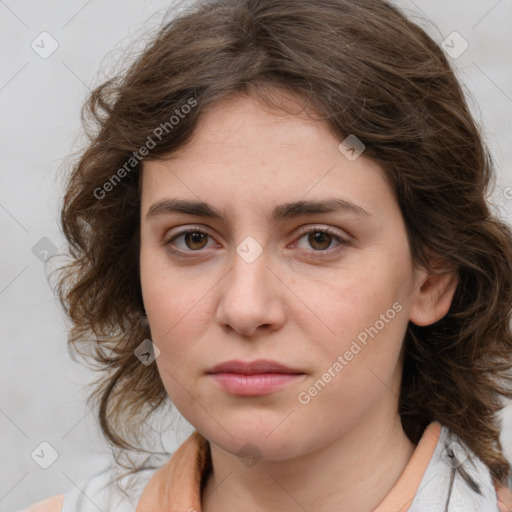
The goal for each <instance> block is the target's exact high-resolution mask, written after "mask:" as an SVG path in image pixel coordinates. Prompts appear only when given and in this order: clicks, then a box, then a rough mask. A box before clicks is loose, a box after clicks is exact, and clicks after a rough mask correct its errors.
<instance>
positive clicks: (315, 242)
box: [308, 231, 333, 251]
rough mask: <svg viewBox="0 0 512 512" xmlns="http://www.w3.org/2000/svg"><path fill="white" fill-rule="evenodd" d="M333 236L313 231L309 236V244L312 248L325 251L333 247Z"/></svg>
mask: <svg viewBox="0 0 512 512" xmlns="http://www.w3.org/2000/svg"><path fill="white" fill-rule="evenodd" d="M332 239H333V236H332V235H330V234H329V233H326V232H325V231H313V232H311V233H309V235H308V242H309V244H310V245H311V247H313V248H315V249H318V250H319V251H324V250H325V249H328V248H329V246H330V245H331V242H332Z"/></svg>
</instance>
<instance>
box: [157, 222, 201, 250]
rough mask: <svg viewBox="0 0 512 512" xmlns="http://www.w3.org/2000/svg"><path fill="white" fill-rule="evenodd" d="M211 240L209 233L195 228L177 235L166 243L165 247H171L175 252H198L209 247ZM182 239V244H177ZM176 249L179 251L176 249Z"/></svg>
mask: <svg viewBox="0 0 512 512" xmlns="http://www.w3.org/2000/svg"><path fill="white" fill-rule="evenodd" d="M209 238H210V235H208V233H205V232H204V231H201V230H200V229H198V228H194V229H189V230H185V231H181V232H180V233H177V234H176V235H175V236H173V237H172V238H170V239H169V240H168V241H167V242H165V243H164V245H166V246H169V247H170V248H171V250H172V251H175V252H197V251H200V250H201V249H204V248H205V247H206V246H207V244H208V239H209ZM180 239H181V240H182V242H180V243H177V241H179V240H180ZM175 247H176V248H177V249H174V248H175Z"/></svg>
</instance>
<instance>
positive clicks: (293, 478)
mask: <svg viewBox="0 0 512 512" xmlns="http://www.w3.org/2000/svg"><path fill="white" fill-rule="evenodd" d="M375 425H380V427H379V428H375ZM210 448H211V456H212V472H211V474H210V476H209V478H208V481H207V483H206V486H205V489H204V491H203V495H202V512H221V511H222V512H234V511H239V510H244V511H245V512H267V511H269V510H290V511H295V510H297V511H301V512H302V511H304V510H308V511H310V512H327V511H329V512H331V511H332V510H337V511H339V512H372V511H373V510H374V509H375V508H376V507H377V506H378V505H379V503H380V502H381V501H382V500H383V499H384V497H385V496H386V494H387V493H388V492H389V491H390V490H391V488H392V487H393V485H394V484H395V483H396V482H397V480H398V478H399V477H400V475H401V473H402V472H403V470H404V468H405V466H406V465H407V462H408V461H409V459H410V458H411V455H412V453H413V451H414V448H415V446H414V445H413V444H412V443H411V442H410V441H409V439H408V438H407V436H406V434H405V432H404V431H403V429H402V426H401V422H400V418H399V416H398V415H396V416H393V417H388V418H387V421H382V417H381V418H375V416H374V415H372V417H371V418H368V419H367V420H366V421H363V422H361V423H359V424H358V425H357V426H355V427H354V428H352V429H351V430H350V431H349V432H347V433H345V434H344V435H342V436H340V437H338V438H336V439H335V440H334V441H333V442H331V443H329V444H327V445H325V446H323V447H322V448H321V449H319V450H316V451H315V452H311V453H307V454H303V455H300V456H298V457H295V458H293V459H287V460H279V461H275V460H271V461H269V460H260V461H258V463H257V464H255V465H254V466H252V467H244V466H243V464H241V463H240V461H239V460H238V459H237V458H235V457H233V456H232V455H231V454H228V453H226V452H225V451H224V450H222V449H221V448H220V447H218V446H216V445H215V444H213V443H210Z"/></svg>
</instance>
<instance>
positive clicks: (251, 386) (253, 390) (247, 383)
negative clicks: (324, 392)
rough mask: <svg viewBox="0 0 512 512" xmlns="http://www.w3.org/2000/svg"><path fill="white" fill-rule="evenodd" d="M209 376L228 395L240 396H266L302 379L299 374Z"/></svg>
mask: <svg viewBox="0 0 512 512" xmlns="http://www.w3.org/2000/svg"><path fill="white" fill-rule="evenodd" d="M211 376H212V377H213V378H214V379H215V380H216V381H217V382H218V384H219V385H220V386H221V387H222V388H223V389H224V390H225V391H227V392H228V393H231V394H233V395H240V396H257V395H266V394H268V393H272V392H273V391H277V390H278V389H281V388H283V387H284V386H287V385H289V384H291V383H293V382H297V381H298V380H299V379H300V378H302V377H304V374H301V373H259V374H255V375H244V374H241V373H213V374H211Z"/></svg>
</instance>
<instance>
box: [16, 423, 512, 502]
mask: <svg viewBox="0 0 512 512" xmlns="http://www.w3.org/2000/svg"><path fill="white" fill-rule="evenodd" d="M209 471H211V457H210V449H209V443H208V441H207V440H206V439H205V438H204V437H203V436H202V435H201V434H199V432H197V431H195V432H194V433H193V434H191V435H190V436H189V437H188V438H187V439H186V441H185V442H183V443H182V445H181V446H180V447H179V448H178V449H177V450H176V451H175V452H174V454H173V455H172V457H171V458H170V460H169V461H168V462H167V463H166V464H165V465H164V466H163V467H161V468H159V469H157V470H145V471H143V472H141V473H140V474H139V479H138V483H137V484H136V485H132V486H131V492H130V495H131V498H130V497H129V496H125V495H123V493H122V492H120V491H119V490H118V487H116V486H115V485H113V484H111V483H110V481H109V478H110V476H109V474H108V473H102V474H101V475H97V476H95V477H93V478H91V479H89V480H88V481H86V482H85V483H84V484H82V485H80V486H79V489H74V490H72V491H71V492H69V493H67V494H65V495H58V496H53V497H51V498H48V499H46V500H43V501H41V502H38V503H36V504H34V505H32V507H30V508H28V509H25V511H20V512H89V511H90V512H93V511H94V512H97V511H98V509H99V510H101V511H103V512H201V494H202V490H203V486H204V483H205V480H206V476H207V475H208V473H209ZM497 492H498V495H499V498H498V495H497ZM511 496H512V495H511V494H510V492H509V491H508V489H506V488H504V487H502V486H500V485H498V484H497V483H495V482H493V480H492V478H491V475H490V472H489V469H488V468H487V466H485V465H484V464H483V462H482V461H480V459H478V457H477V456H476V455H475V454H474V453H473V452H472V451H471V450H470V449H469V448H468V447H467V446H465V445H464V443H463V442H462V441H461V440H460V439H458V438H457V437H456V436H455V435H454V434H453V433H451V432H450V431H449V430H448V429H447V428H446V427H444V426H441V425H440V424H439V423H438V422H433V423H431V424H430V425H429V426H428V427H427V428H426V429H425V431H424V433H423V435H422V437H421V439H420V442H419V443H418V445H417V446H416V449H415V450H414V452H413V454H412V457H411V459H410V460H409V462H408V463H407V465H406V467H405V469H404V471H403V472H402V474H401V476H400V478H399V479H398V481H397V482H396V484H395V485H394V486H393V488H392V489H391V490H390V491H389V493H388V494H387V495H386V496H385V498H384V499H383V500H382V502H381V503H380V505H379V506H378V507H377V508H376V509H375V510H374V512H509V511H511V510H512V501H509V500H510V499H511Z"/></svg>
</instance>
